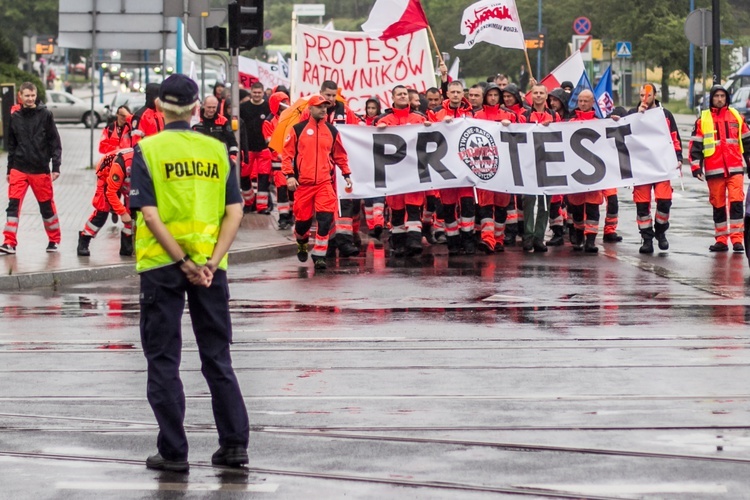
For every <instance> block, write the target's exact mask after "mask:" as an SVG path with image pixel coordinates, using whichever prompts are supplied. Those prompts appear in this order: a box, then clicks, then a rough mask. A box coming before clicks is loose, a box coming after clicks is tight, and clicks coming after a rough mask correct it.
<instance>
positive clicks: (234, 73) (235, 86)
mask: <svg viewBox="0 0 750 500" xmlns="http://www.w3.org/2000/svg"><path fill="white" fill-rule="evenodd" d="M229 50H230V52H229V54H230V63H229V80H230V81H231V82H232V87H231V91H232V131H233V132H234V138H235V140H236V141H237V147H238V148H239V154H238V155H237V162H236V165H235V174H237V182H238V183H239V181H240V169H241V168H242V141H241V140H240V123H241V121H240V49H229Z"/></svg>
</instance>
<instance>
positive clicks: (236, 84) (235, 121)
mask: <svg viewBox="0 0 750 500" xmlns="http://www.w3.org/2000/svg"><path fill="white" fill-rule="evenodd" d="M184 6H185V8H184V10H183V22H182V28H183V30H184V37H183V40H185V47H187V49H188V50H189V51H190V52H192V53H193V54H198V55H199V56H216V57H219V58H221V60H222V61H223V62H224V65H225V66H226V68H227V69H228V70H229V81H230V83H231V85H232V87H231V89H232V131H233V132H234V137H235V139H236V140H237V146H238V148H239V149H240V154H238V155H237V161H236V162H235V168H234V170H235V174H236V175H237V182H239V179H240V169H241V167H242V154H241V153H242V144H241V143H240V127H239V122H240V121H239V116H240V78H239V76H240V75H239V50H236V49H231V52H230V54H231V57H227V56H226V55H224V54H223V53H221V52H216V51H213V50H201V49H196V48H194V47H191V46H190V38H189V36H188V29H187V26H188V0H184Z"/></svg>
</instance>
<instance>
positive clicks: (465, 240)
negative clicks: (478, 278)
mask: <svg viewBox="0 0 750 500" xmlns="http://www.w3.org/2000/svg"><path fill="white" fill-rule="evenodd" d="M461 248H463V251H464V253H465V254H466V255H474V254H475V253H477V244H476V242H475V241H474V235H473V234H472V233H469V232H466V231H461Z"/></svg>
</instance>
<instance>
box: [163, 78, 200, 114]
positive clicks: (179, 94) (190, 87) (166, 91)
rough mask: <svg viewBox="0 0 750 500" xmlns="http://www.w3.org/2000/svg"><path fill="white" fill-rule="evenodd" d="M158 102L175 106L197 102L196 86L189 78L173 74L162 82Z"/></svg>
mask: <svg viewBox="0 0 750 500" xmlns="http://www.w3.org/2000/svg"><path fill="white" fill-rule="evenodd" d="M159 100H160V101H161V102H165V103H169V104H174V105H175V106H187V105H188V104H193V103H194V102H195V101H197V100H198V84H196V83H195V82H194V81H193V80H192V79H191V78H190V77H187V76H185V75H182V74H179V73H175V74H174V75H171V76H170V77H169V78H167V79H166V80H164V81H163V82H162V84H161V87H160V88H159Z"/></svg>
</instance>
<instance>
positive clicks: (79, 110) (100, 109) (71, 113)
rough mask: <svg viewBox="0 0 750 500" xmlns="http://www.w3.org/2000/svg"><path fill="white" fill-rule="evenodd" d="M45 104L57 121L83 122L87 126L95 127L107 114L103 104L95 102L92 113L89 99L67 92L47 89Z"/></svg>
mask: <svg viewBox="0 0 750 500" xmlns="http://www.w3.org/2000/svg"><path fill="white" fill-rule="evenodd" d="M46 104H47V108H49V110H50V111H52V116H54V117H55V121H56V122H58V123H83V124H84V125H86V127H88V128H96V126H97V125H99V122H101V121H102V120H103V119H104V118H105V116H106V115H107V108H106V107H105V106H104V105H102V104H99V103H97V102H95V103H94V111H93V113H92V111H91V102H90V101H84V100H83V99H79V98H78V97H76V96H74V95H73V94H69V93H67V92H58V91H54V90H48V91H47V101H46Z"/></svg>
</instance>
